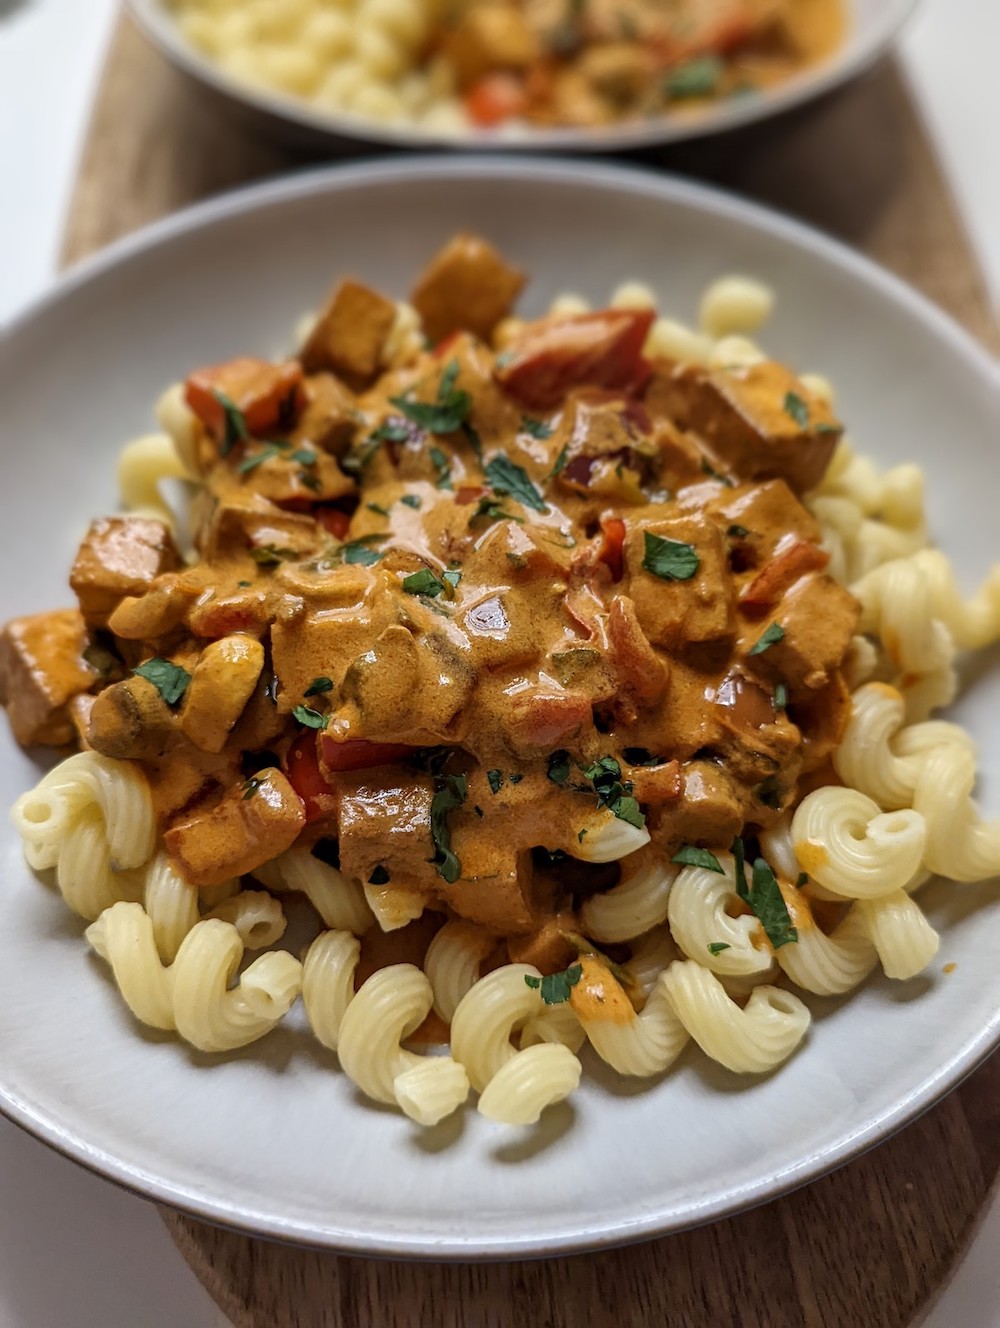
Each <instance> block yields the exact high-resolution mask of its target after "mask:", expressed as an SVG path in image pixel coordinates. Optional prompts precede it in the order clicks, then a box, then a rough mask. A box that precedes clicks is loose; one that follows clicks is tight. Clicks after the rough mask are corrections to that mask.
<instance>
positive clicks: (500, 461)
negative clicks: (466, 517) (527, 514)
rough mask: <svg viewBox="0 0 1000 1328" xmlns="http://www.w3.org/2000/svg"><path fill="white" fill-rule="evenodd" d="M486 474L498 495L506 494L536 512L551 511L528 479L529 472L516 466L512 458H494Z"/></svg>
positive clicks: (487, 467) (488, 465)
mask: <svg viewBox="0 0 1000 1328" xmlns="http://www.w3.org/2000/svg"><path fill="white" fill-rule="evenodd" d="M484 474H485V476H486V479H487V480H488V481H489V484H490V487H491V488H492V489H493V490H495V492H496V493H506V494H508V495H509V496H510V497H511V498H514V499H516V501H517V502H519V503H524V505H525V507H530V508H532V509H533V510H534V511H536V512H547V511H548V510H549V509H548V506H547V504H546V503H545V500H544V499H543V498H542V495H541V494H540V493H539V492H538V490H537V489H536V488H535V486H534V484H533V483H532V482H531V480H530V478H529V477H528V472H527V471H526V470H525V469H524V468H523V467H522V466H518V465H515V463H514V462H513V461H511V459H510V457H506V456H496V457H494V458H493V460H492V461H490V462H489V463H488V464H487V466H486V469H485V471H484Z"/></svg>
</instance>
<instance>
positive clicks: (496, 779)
mask: <svg viewBox="0 0 1000 1328" xmlns="http://www.w3.org/2000/svg"><path fill="white" fill-rule="evenodd" d="M486 778H487V779H488V780H489V784H490V792H491V793H499V792H500V790H501V789H502V788H503V771H502V770H487V772H486Z"/></svg>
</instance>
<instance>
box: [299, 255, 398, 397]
mask: <svg viewBox="0 0 1000 1328" xmlns="http://www.w3.org/2000/svg"><path fill="white" fill-rule="evenodd" d="M395 321H396V306H395V305H394V304H393V302H392V300H387V299H386V298H385V296H384V295H379V293H378V291H373V290H372V289H371V288H370V287H368V286H363V285H362V284H361V283H360V282H359V281H343V282H341V284H340V285H339V286H338V287H337V289H336V291H334V294H333V298H332V299H331V301H330V303H329V304H328V305H327V307H326V309H325V310H324V311H323V313H322V314H320V317H319V320H318V321H317V323H316V326H315V327H314V328H313V330H312V332H311V333H310V334H309V339H308V340H307V342H306V344H305V345H304V346H303V347H302V352H301V355H300V359H301V360H302V364H303V367H304V368H305V369H306V371H307V372H308V373H318V372H319V371H321V370H323V369H330V370H332V371H333V372H334V373H335V374H339V375H340V377H341V378H345V379H346V380H347V382H348V383H350V385H351V386H352V387H355V388H359V389H360V388H363V387H367V386H368V384H369V383H371V381H372V379H373V378H374V377H375V375H376V374H377V373H378V371H379V366H380V363H381V357H382V347H383V346H384V345H385V339H386V337H387V336H388V335H389V330H390V328H391V327H392V325H393V323H394V322H395Z"/></svg>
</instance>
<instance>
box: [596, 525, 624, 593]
mask: <svg viewBox="0 0 1000 1328" xmlns="http://www.w3.org/2000/svg"><path fill="white" fill-rule="evenodd" d="M601 533H602V534H603V536H604V538H603V540H602V541H601V551H600V553H599V554H598V555H597V556H598V558H600V560H601V562H602V563H606V564H607V566H608V567H609V568H610V569H611V579H612V580H613V581H620V580H621V579H622V577H623V576H624V575H625V522H624V521H622V520H621V519H620V518H619V517H616V516H609V517H602V518H601Z"/></svg>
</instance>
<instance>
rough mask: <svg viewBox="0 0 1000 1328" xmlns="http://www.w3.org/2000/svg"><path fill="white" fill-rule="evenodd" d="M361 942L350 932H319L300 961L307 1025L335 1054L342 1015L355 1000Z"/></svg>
mask: <svg viewBox="0 0 1000 1328" xmlns="http://www.w3.org/2000/svg"><path fill="white" fill-rule="evenodd" d="M360 954H361V942H360V941H359V940H358V938H357V937H356V936H352V935H351V933H350V932H349V931H325V932H322V933H321V934H320V935H319V936H317V937H316V939H315V940H314V941H313V943H312V945H310V947H309V949H308V950H307V951H306V955H305V959H304V960H303V961H302V1003H303V1005H304V1006H305V1008H306V1018H307V1019H308V1020H309V1026H310V1028H311V1029H312V1031H313V1032H314V1033H315V1035H316V1037H317V1038H318V1039H319V1041H320V1042H322V1044H323V1046H324V1047H329V1048H330V1050H331V1051H336V1050H337V1046H338V1043H339V1041H340V1025H341V1023H342V1022H343V1019H344V1012H345V1011H346V1009H347V1007H348V1006H349V1005H350V1003H351V1001H352V1000H353V998H354V971H355V969H356V968H357V966H358V958H359V956H360Z"/></svg>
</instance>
